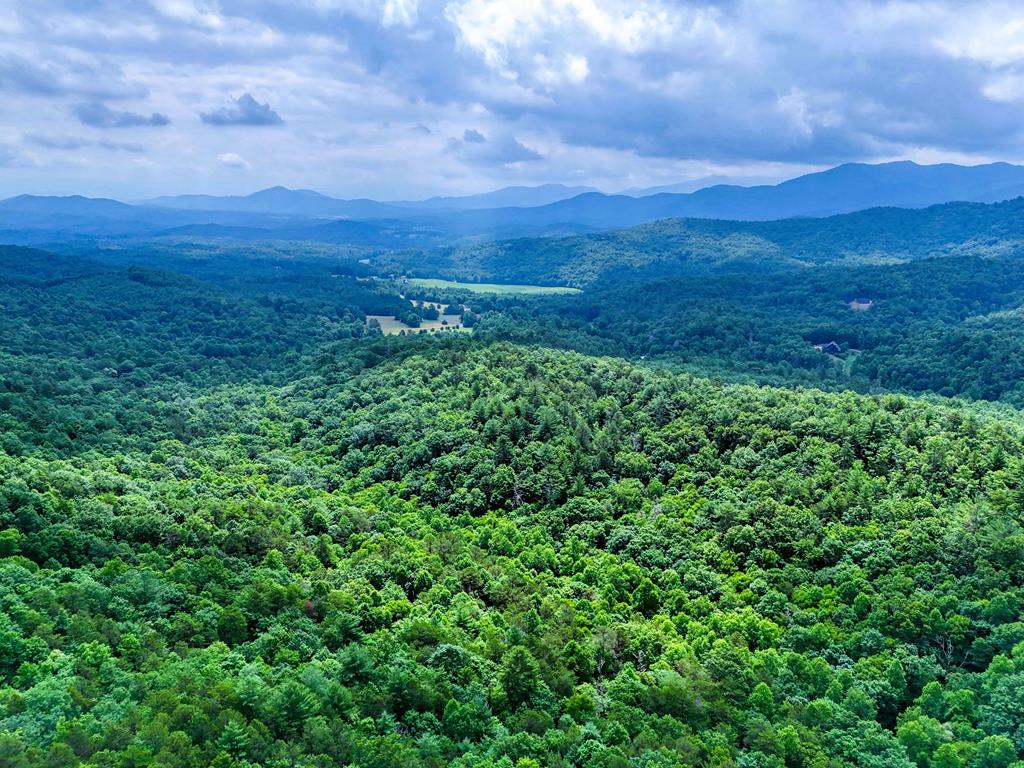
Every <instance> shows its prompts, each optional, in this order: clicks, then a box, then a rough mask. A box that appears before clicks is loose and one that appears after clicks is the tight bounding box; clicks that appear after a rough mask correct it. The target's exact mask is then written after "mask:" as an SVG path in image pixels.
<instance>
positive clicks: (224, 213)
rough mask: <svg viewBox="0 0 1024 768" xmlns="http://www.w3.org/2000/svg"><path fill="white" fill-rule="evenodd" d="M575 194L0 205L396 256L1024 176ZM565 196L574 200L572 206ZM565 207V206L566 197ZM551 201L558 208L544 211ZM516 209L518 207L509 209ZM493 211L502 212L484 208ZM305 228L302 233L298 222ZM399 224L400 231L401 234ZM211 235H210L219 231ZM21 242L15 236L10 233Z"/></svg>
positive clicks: (887, 170)
mask: <svg viewBox="0 0 1024 768" xmlns="http://www.w3.org/2000/svg"><path fill="white" fill-rule="evenodd" d="M580 189H585V188H581V187H567V186H562V185H545V186H542V187H509V188H506V189H502V190H497V191H495V192H489V193H486V194H482V195H470V196H467V197H462V198H456V197H448V198H445V197H438V198H431V199H430V200H425V201H419V202H390V203H388V202H378V201H375V200H368V199H357V200H337V199H335V198H332V197H328V196H327V195H323V194H320V193H319V192H314V191H312V190H304V189H298V190H293V189H286V188H284V187H271V188H270V189H265V190H262V191H260V192H256V193H254V194H251V195H245V196H229V197H217V196H213V195H183V196H178V197H163V198H157V199H155V200H150V201H146V202H145V203H143V204H139V205H128V204H126V203H122V202H118V201H116V200H108V199H102V198H96V199H91V198H85V197H80V196H72V197H38V196H32V195H20V196H18V197H12V198H9V199H7V200H3V201H0V230H2V231H3V232H4V235H3V237H4V238H5V239H7V241H8V242H45V241H46V239H47V238H48V237H51V236H53V238H54V239H68V238H75V237H99V236H104V237H109V236H143V235H147V234H150V235H151V234H155V233H158V232H164V231H168V230H173V229H175V228H181V227H185V228H190V229H185V230H180V231H181V232H182V233H184V232H191V233H192V234H194V235H196V236H198V235H199V233H201V232H210V233H212V232H213V231H218V230H217V226H219V227H227V228H230V229H229V230H219V231H222V232H225V233H226V232H227V231H230V232H231V233H232V236H236V237H240V236H251V237H252V238H256V237H262V238H273V237H274V236H275V235H274V230H277V231H278V234H279V235H280V236H282V237H287V238H291V239H294V238H298V237H300V236H301V237H307V236H310V237H314V236H317V235H318V233H319V235H320V236H322V237H324V238H326V239H327V240H328V241H329V242H344V241H345V238H346V237H352V238H355V240H356V241H360V242H368V241H372V242H375V243H379V244H382V245H384V244H394V247H402V245H403V244H406V243H408V242H409V241H422V239H423V238H424V236H425V237H426V238H427V239H428V240H433V239H435V238H436V237H448V238H452V239H458V238H476V237H489V238H497V237H502V238H510V237H516V236H536V235H546V234H570V233H573V232H586V231H594V230H607V229H615V228H621V227H627V226H634V225H637V224H643V223H646V222H650V221H656V220H659V219H668V218H681V217H682V218H702V219H731V220H743V221H765V220H772V219H787V218H793V217H821V216H830V215H834V214H840V213H852V212H854V211H859V210H864V209H867V208H874V207H883V206H887V207H897V208H923V207H926V206H929V205H934V204H937V203H945V202H954V201H962V202H985V203H988V202H999V201H1002V200H1008V199H1012V198H1015V197H1019V196H1021V195H1024V167H1022V166H1018V165H1010V164H1008V163H992V164H990V165H978V166H961V165H952V164H942V165H917V164H916V163H912V162H896V163H884V164H881V165H866V164H862V163H850V164H847V165H840V166H838V167H836V168H832V169H831V170H828V171H823V172H820V173H811V174H807V175H805V176H800V177H798V178H795V179H791V180H789V181H785V182H782V183H781V184H774V185H760V186H753V187H741V186H736V185H721V184H720V185H715V186H711V187H706V188H703V189H699V190H697V191H695V192H690V193H686V194H675V193H659V194H653V195H649V196H646V197H639V198H637V197H632V196H626V195H605V194H602V193H600V192H595V191H587V192H584V193H582V194H575V195H574V194H573V193H575V192H577V191H578V190H580ZM569 195H572V196H569ZM567 196H568V197H567ZM552 198H557V199H555V200H554V202H544V203H543V204H536V203H541V202H542V201H546V200H551V199H552ZM513 203H516V204H513ZM499 204H502V205H500V207H487V206H495V205H499ZM324 219H329V220H342V219H346V220H354V221H368V222H376V223H377V224H376V226H375V228H373V229H372V230H368V229H360V228H357V227H351V226H349V227H339V226H335V227H325V228H321V229H317V228H316V227H315V226H313V225H314V224H315V223H317V220H319V221H320V222H321V223H322V221H323V220H324ZM303 221H304V222H305V223H304V224H303V223H302V222H303ZM399 222H404V224H399ZM214 225H217V226H214ZM18 231H22V232H25V233H26V234H23V235H20V236H15V235H12V234H11V233H12V232H18Z"/></svg>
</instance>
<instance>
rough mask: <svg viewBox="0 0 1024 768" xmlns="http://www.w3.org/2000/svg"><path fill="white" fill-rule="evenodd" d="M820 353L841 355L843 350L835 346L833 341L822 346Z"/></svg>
mask: <svg viewBox="0 0 1024 768" xmlns="http://www.w3.org/2000/svg"><path fill="white" fill-rule="evenodd" d="M821 351H822V352H824V353H825V354H827V355H841V354H843V348H842V347H840V346H839V345H838V344H836V343H835V342H834V341H830V342H829V343H828V344H822V345H821Z"/></svg>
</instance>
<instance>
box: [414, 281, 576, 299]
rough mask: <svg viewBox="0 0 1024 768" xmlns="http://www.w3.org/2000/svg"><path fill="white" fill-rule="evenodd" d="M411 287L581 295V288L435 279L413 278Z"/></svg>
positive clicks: (537, 294)
mask: <svg viewBox="0 0 1024 768" xmlns="http://www.w3.org/2000/svg"><path fill="white" fill-rule="evenodd" d="M409 284H410V285H416V286H419V287H420V288H459V289H462V290H464V291H472V292H473V293H497V294H500V295H512V294H518V295H533V296H542V295H544V294H567V293H579V292H580V289H579V288H567V287H561V286H553V285H508V284H502V283H460V282H457V281H455V280H438V279H435V278H424V277H412V278H409Z"/></svg>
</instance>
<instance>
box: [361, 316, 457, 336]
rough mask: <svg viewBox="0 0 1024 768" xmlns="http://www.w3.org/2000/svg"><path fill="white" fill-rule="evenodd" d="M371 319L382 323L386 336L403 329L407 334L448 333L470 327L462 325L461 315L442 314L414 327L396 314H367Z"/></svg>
mask: <svg viewBox="0 0 1024 768" xmlns="http://www.w3.org/2000/svg"><path fill="white" fill-rule="evenodd" d="M371 320H376V321H377V322H378V323H380V330H381V332H382V333H383V334H384V335H385V336H397V335H398V334H400V333H401V332H402V331H405V332H406V334H410V333H421V332H422V333H438V332H441V333H448V332H449V331H468V330H469V328H464V327H463V325H462V318H461V317H460V316H459V315H441V317H439V318H438V319H437V320H423V321H421V322H420V324H419V327H418V328H413V327H412V326H411V325H406V324H405V323H403V322H402V321H401V320H399V319H398V318H397V317H395V316H394V315H367V316H366V322H367V323H369V322H370V321H371ZM444 320H447V321H448V324H447V325H445V324H444V322H443V321H444Z"/></svg>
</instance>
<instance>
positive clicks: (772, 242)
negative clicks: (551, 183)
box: [375, 198, 1024, 287]
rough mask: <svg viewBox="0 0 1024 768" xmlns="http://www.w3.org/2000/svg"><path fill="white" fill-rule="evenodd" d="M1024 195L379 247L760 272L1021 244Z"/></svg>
mask: <svg viewBox="0 0 1024 768" xmlns="http://www.w3.org/2000/svg"><path fill="white" fill-rule="evenodd" d="M1022 214H1024V198H1018V199H1015V200H1010V201H1008V202H1005V203H998V204H994V205H982V204H978V203H949V204H946V205H936V206H932V207H930V208H926V209H924V210H908V209H900V208H873V209H870V210H866V211H860V212H858V213H851V214H845V215H842V216H831V217H828V218H822V219H800V218H794V219H781V220H777V221H753V222H751V221H746V222H745V221H720V220H706V219H668V220H663V221H655V222H652V223H650V224H643V225H641V226H638V227H632V228H629V229H622V230H615V231H611V232H599V233H594V234H587V235H574V236H571V237H564V238H547V239H536V238H520V239H516V240H499V241H496V242H484V243H473V244H467V245H461V246H450V247H445V248H439V249H434V250H425V251H417V252H413V253H404V252H403V253H399V254H394V255H391V256H386V257H381V258H380V259H379V260H378V261H377V262H375V263H377V264H379V265H380V267H381V268H382V269H385V270H392V271H394V270H407V271H409V272H410V274H416V275H423V276H428V277H446V278H452V279H457V280H458V279H461V280H468V281H478V282H509V283H541V284H551V285H571V286H576V287H581V286H587V285H590V284H592V283H594V282H595V281H597V280H599V279H601V278H605V279H609V278H610V277H613V276H615V275H616V274H617V273H620V274H621V273H624V272H628V273H630V274H631V275H636V274H638V273H639V274H642V275H646V276H656V275H671V274H682V275H695V274H708V273H716V272H766V271H778V270H783V269H797V268H806V267H812V266H821V265H827V264H864V263H867V264H870V263H894V262H900V261H911V260H915V259H921V258H929V257H938V256H949V255H976V256H992V255H1001V254H1006V253H1008V252H1016V251H1018V250H1020V248H1021V243H1022V241H1024V216H1022Z"/></svg>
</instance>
